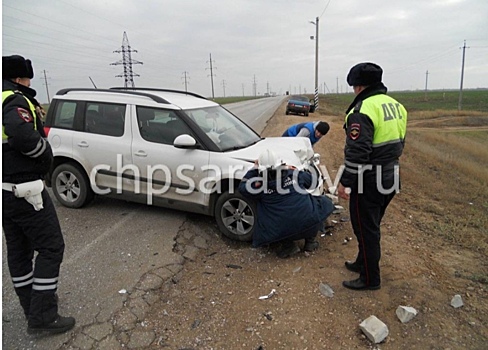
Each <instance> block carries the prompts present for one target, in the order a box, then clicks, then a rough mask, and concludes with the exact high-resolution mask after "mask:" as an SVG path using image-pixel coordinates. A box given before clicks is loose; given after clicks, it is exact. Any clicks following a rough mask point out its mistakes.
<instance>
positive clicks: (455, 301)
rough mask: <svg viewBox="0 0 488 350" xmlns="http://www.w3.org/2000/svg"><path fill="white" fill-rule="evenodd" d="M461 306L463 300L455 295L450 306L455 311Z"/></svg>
mask: <svg viewBox="0 0 488 350" xmlns="http://www.w3.org/2000/svg"><path fill="white" fill-rule="evenodd" d="M463 305H464V303H463V298H461V296H460V295H459V294H456V295H455V296H454V297H453V298H452V300H451V306H452V307H453V308H455V309H457V308H458V307H461V306H463Z"/></svg>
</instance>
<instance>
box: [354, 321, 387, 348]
mask: <svg viewBox="0 0 488 350" xmlns="http://www.w3.org/2000/svg"><path fill="white" fill-rule="evenodd" d="M359 328H360V329H361V331H363V333H364V334H365V335H366V337H368V339H369V340H371V341H372V342H373V343H375V344H378V343H381V342H382V341H383V340H385V338H386V337H387V336H388V333H389V331H388V327H387V326H386V324H384V323H383V322H382V321H381V320H380V319H378V318H377V317H376V316H374V315H371V316H369V317H368V318H367V319H365V320H364V321H363V322H361V323H360V324H359Z"/></svg>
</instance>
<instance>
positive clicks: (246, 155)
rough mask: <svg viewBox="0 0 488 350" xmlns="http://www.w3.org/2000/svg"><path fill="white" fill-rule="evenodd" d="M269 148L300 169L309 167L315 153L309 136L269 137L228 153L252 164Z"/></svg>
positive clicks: (284, 160)
mask: <svg viewBox="0 0 488 350" xmlns="http://www.w3.org/2000/svg"><path fill="white" fill-rule="evenodd" d="M267 149H270V150H272V151H273V152H274V153H275V154H276V155H277V156H278V157H279V158H281V159H282V160H283V162H284V163H286V164H287V165H293V166H295V167H296V168H298V169H299V170H303V169H304V168H306V167H308V161H309V160H310V158H312V156H313V154H314V151H313V149H312V145H311V143H310V139H309V138H308V137H268V138H265V139H262V140H261V141H259V142H258V143H256V144H254V145H252V146H249V147H247V148H243V149H240V150H236V151H231V152H228V153H227V154H228V155H229V156H230V157H232V158H234V159H236V160H241V161H245V162H249V163H251V164H252V163H254V161H255V160H256V159H258V157H259V155H260V154H261V153H262V152H264V151H265V150H267Z"/></svg>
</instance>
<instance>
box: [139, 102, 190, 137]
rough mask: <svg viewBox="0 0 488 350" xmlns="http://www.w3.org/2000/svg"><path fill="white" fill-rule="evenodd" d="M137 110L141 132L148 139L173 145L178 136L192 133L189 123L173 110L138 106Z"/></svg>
mask: <svg viewBox="0 0 488 350" xmlns="http://www.w3.org/2000/svg"><path fill="white" fill-rule="evenodd" d="M136 111H137V124H138V125H139V132H140V134H141V137H142V138H143V139H144V140H146V141H149V142H155V143H162V144H165V145H172V144H173V142H174V140H175V138H176V137H178V136H180V135H182V134H188V135H191V134H192V132H191V130H190V128H189V127H188V125H186V123H185V122H184V121H183V120H182V119H181V118H180V117H179V116H178V115H177V114H176V113H175V112H174V111H172V110H167V109H158V108H148V107H141V106H137V108H136Z"/></svg>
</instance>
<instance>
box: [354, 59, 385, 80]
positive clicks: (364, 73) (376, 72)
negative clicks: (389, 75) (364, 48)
mask: <svg viewBox="0 0 488 350" xmlns="http://www.w3.org/2000/svg"><path fill="white" fill-rule="evenodd" d="M382 76H383V69H381V67H380V66H378V65H377V64H375V63H371V62H364V63H358V64H356V65H355V66H354V67H352V68H351V70H350V71H349V74H348V75H347V83H348V84H349V85H350V86H369V85H373V84H375V83H381V77H382Z"/></svg>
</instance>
